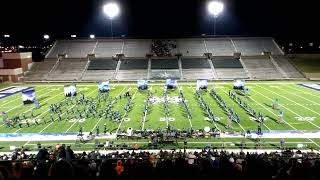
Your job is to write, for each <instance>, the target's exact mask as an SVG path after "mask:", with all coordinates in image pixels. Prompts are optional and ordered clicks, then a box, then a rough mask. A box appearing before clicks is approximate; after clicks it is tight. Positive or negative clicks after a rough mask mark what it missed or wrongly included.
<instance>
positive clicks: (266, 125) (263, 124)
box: [222, 90, 271, 130]
mask: <svg viewBox="0 0 320 180" xmlns="http://www.w3.org/2000/svg"><path fill="white" fill-rule="evenodd" d="M222 91H223V92H224V93H225V94H227V95H228V93H227V91H225V90H222ZM255 102H257V101H255ZM242 110H243V109H242ZM244 111H245V110H244ZM245 112H246V113H247V111H245ZM249 117H250V115H249ZM249 120H250V118H249ZM254 122H255V121H254ZM263 125H264V126H265V127H266V128H267V129H268V130H271V129H270V128H269V127H268V126H267V125H266V124H265V123H263Z"/></svg>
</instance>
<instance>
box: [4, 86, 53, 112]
mask: <svg viewBox="0 0 320 180" xmlns="http://www.w3.org/2000/svg"><path fill="white" fill-rule="evenodd" d="M51 92H53V91H48V92H46V93H44V94H41V96H39V98H40V97H43V96H44V95H46V94H48V93H51ZM21 106H23V104H20V105H18V106H15V107H13V108H11V109H9V110H6V111H5V112H7V113H8V112H10V111H12V110H14V109H16V108H18V107H21ZM31 109H32V108H31ZM31 109H29V110H31Z"/></svg>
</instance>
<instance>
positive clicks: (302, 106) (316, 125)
mask: <svg viewBox="0 0 320 180" xmlns="http://www.w3.org/2000/svg"><path fill="white" fill-rule="evenodd" d="M257 86H259V85H257ZM259 87H261V86H259ZM261 88H262V89H265V90H267V91H269V92H271V93H273V94H276V95H278V96H281V97H283V98H285V99H287V100H289V101H291V102H294V103H295V104H297V103H296V102H295V101H293V100H290V99H289V98H287V97H285V96H282V95H280V94H278V93H275V92H273V91H270V90H268V89H266V88H263V87H261ZM298 105H300V104H298ZM281 106H282V107H284V108H286V107H285V106H283V105H281ZM300 106H301V107H303V108H305V109H308V110H310V111H312V112H315V111H313V110H311V109H309V108H306V107H304V106H302V105H300ZM286 109H287V110H289V111H290V112H292V113H294V114H295V115H297V116H299V117H302V116H300V115H299V114H297V113H296V112H294V111H292V110H291V109H288V108H286ZM315 113H316V114H319V113H317V112H315ZM319 115H320V114H319ZM306 121H307V122H309V123H310V124H312V125H314V126H315V127H317V128H319V129H320V126H318V125H316V124H314V123H313V122H311V121H309V120H306Z"/></svg>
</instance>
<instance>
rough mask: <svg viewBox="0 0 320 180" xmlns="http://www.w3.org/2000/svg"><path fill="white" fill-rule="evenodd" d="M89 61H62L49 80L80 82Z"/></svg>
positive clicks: (50, 74) (51, 73) (53, 70)
mask: <svg viewBox="0 0 320 180" xmlns="http://www.w3.org/2000/svg"><path fill="white" fill-rule="evenodd" d="M87 62H88V60H87V59H62V60H60V61H59V62H58V64H57V65H56V66H55V67H54V68H53V69H52V71H51V72H50V73H49V76H48V80H61V81H73V80H80V77H81V75H82V72H83V70H84V68H85V66H86V64H87Z"/></svg>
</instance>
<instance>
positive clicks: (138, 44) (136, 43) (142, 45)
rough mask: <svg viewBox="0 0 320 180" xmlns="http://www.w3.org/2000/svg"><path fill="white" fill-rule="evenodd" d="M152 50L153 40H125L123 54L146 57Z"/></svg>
mask: <svg viewBox="0 0 320 180" xmlns="http://www.w3.org/2000/svg"><path fill="white" fill-rule="evenodd" d="M150 52H151V40H126V41H124V48H123V54H124V55H125V57H146V54H150Z"/></svg>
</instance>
